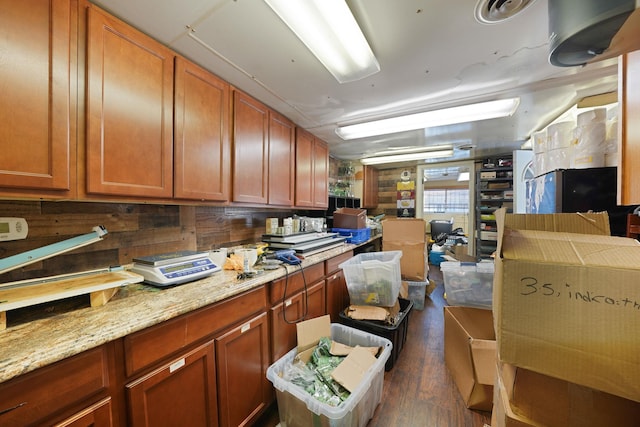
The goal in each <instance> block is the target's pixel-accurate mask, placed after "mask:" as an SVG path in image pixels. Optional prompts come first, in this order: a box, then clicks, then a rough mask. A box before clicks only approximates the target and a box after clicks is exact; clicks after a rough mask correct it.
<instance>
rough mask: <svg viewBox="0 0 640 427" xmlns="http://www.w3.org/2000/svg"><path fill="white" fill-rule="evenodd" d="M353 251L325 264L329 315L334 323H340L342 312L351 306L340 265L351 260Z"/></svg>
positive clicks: (331, 259)
mask: <svg viewBox="0 0 640 427" xmlns="http://www.w3.org/2000/svg"><path fill="white" fill-rule="evenodd" d="M352 257H353V251H349V252H345V253H343V254H340V255H338V256H335V257H333V258H330V259H328V260H326V261H325V262H324V264H325V272H326V275H327V280H326V285H325V286H326V289H327V292H326V294H327V314H329V315H330V316H331V322H332V323H339V320H340V317H339V316H340V312H341V311H342V310H344V309H345V308H346V307H347V306H348V305H349V291H348V290H347V282H346V280H345V277H344V272H343V271H342V269H340V264H342V263H343V262H345V261H347V260H349V259H351V258H352Z"/></svg>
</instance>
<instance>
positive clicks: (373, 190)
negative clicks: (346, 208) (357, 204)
mask: <svg viewBox="0 0 640 427" xmlns="http://www.w3.org/2000/svg"><path fill="white" fill-rule="evenodd" d="M363 175H364V182H363V183H362V207H363V208H365V209H375V208H377V207H378V169H376V168H374V167H371V166H364V167H363Z"/></svg>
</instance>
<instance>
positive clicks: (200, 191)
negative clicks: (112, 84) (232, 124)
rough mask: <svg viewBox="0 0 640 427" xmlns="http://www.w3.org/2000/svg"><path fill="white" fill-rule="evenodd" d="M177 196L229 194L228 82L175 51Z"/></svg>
mask: <svg viewBox="0 0 640 427" xmlns="http://www.w3.org/2000/svg"><path fill="white" fill-rule="evenodd" d="M175 73H176V74H175V108H174V123H175V125H174V156H175V159H174V168H175V172H174V196H175V197H176V198H184V199H195V200H211V201H219V202H225V201H228V200H229V193H230V179H231V170H230V166H229V165H230V163H231V142H230V140H229V120H230V104H229V92H230V89H229V84H227V83H226V82H225V81H223V80H221V79H219V78H217V77H216V76H214V75H213V74H211V73H209V72H208V71H206V70H204V69H202V68H200V67H198V66H197V65H195V64H193V63H191V62H189V61H187V60H186V59H184V58H181V57H176V71H175Z"/></svg>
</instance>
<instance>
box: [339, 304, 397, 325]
mask: <svg viewBox="0 0 640 427" xmlns="http://www.w3.org/2000/svg"><path fill="white" fill-rule="evenodd" d="M347 310H348V311H347V316H349V317H350V318H352V319H355V320H380V321H383V322H384V320H385V319H386V318H387V316H388V315H389V312H388V311H387V310H385V307H376V306H372V305H350V306H349V308H348V309H347Z"/></svg>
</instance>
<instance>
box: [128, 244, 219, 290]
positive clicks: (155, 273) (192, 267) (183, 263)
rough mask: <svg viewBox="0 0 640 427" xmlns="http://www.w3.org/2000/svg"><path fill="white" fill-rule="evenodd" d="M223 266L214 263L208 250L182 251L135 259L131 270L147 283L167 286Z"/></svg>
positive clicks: (187, 280)
mask: <svg viewBox="0 0 640 427" xmlns="http://www.w3.org/2000/svg"><path fill="white" fill-rule="evenodd" d="M220 270H222V267H220V266H219V265H216V264H214V263H213V261H212V260H211V258H210V257H209V253H208V252H195V251H180V252H171V253H166V254H160V255H152V256H146V257H140V258H134V259H133V267H132V268H131V271H133V272H135V273H138V274H141V275H142V276H143V277H144V281H145V283H148V284H150V285H154V286H160V287H166V286H174V285H180V284H182V283H186V282H191V281H193V280H197V279H201V278H203V277H206V276H209V275H211V274H213V273H215V272H216V271H220Z"/></svg>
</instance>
